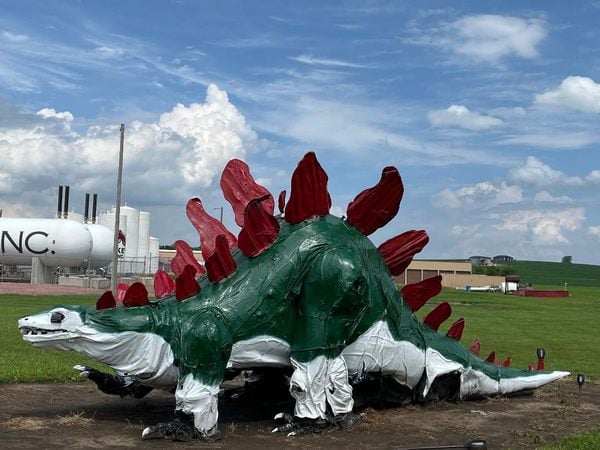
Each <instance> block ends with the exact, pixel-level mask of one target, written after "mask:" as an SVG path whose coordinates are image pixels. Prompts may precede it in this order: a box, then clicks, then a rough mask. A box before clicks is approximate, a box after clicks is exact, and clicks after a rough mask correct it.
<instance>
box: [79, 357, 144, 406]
mask: <svg viewBox="0 0 600 450" xmlns="http://www.w3.org/2000/svg"><path fill="white" fill-rule="evenodd" d="M73 369H75V370H77V371H78V372H79V376H80V377H82V378H87V379H89V380H91V381H93V382H94V383H96V385H97V386H98V389H100V390H101V391H102V392H104V393H105V394H113V395H118V396H120V397H121V398H122V397H128V396H130V397H134V398H142V397H144V396H146V395H147V394H148V393H149V392H150V391H152V388H151V387H148V386H144V385H143V384H141V383H140V382H139V381H137V380H135V378H133V377H128V376H121V375H111V374H108V373H104V372H100V371H99V370H96V369H94V368H92V367H88V366H82V365H79V364H78V365H76V366H73Z"/></svg>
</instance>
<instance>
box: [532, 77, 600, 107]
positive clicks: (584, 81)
mask: <svg viewBox="0 0 600 450" xmlns="http://www.w3.org/2000/svg"><path fill="white" fill-rule="evenodd" d="M535 103H537V104H541V105H553V106H562V107H566V108H571V109H575V110H578V111H582V112H592V113H600V84H598V83H596V82H594V80H592V79H591V78H588V77H579V76H569V77H567V78H565V79H564V80H563V81H562V82H561V83H560V86H559V87H558V88H556V89H554V90H551V91H548V92H544V93H543V94H538V95H536V96H535Z"/></svg>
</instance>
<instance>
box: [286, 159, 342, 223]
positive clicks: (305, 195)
mask: <svg viewBox="0 0 600 450" xmlns="http://www.w3.org/2000/svg"><path fill="white" fill-rule="evenodd" d="M327 180H328V177H327V174H326V173H325V171H324V170H323V168H322V167H321V165H320V164H319V161H317V157H316V156H315V154H314V152H309V153H307V154H306V155H304V158H302V160H301V161H300V162H299V163H298V167H296V170H294V174H293V175H292V192H291V194H290V200H289V202H288V204H287V206H286V207H285V220H286V221H287V222H288V223H291V224H295V223H300V222H302V221H304V220H307V219H310V218H312V217H319V216H324V215H326V214H327V213H329V208H331V197H330V196H329V192H327Z"/></svg>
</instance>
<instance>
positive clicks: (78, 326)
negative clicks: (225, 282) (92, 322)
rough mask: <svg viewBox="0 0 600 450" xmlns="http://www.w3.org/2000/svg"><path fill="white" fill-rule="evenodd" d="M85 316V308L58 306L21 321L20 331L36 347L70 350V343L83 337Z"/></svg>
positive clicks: (24, 338)
mask: <svg viewBox="0 0 600 450" xmlns="http://www.w3.org/2000/svg"><path fill="white" fill-rule="evenodd" d="M85 316H86V310H85V309H84V308H81V307H78V306H57V307H54V308H52V309H49V310H48V311H44V312H41V313H38V314H34V315H32V316H26V317H23V318H21V319H19V323H18V324H19V331H20V332H21V334H22V335H23V340H25V341H27V342H29V343H30V344H32V345H33V346H35V347H47V348H58V349H65V350H68V349H70V348H66V347H68V343H69V342H73V340H74V339H78V338H80V337H81V336H82V334H83V327H85V324H84V321H85Z"/></svg>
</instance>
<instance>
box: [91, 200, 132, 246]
mask: <svg viewBox="0 0 600 450" xmlns="http://www.w3.org/2000/svg"><path fill="white" fill-rule="evenodd" d="M115 215H116V208H113V209H112V210H111V211H104V212H103V213H101V214H100V215H99V216H98V220H97V222H98V225H104V226H105V227H107V228H109V229H110V230H111V233H112V232H113V230H114V229H115ZM119 228H120V230H121V231H122V232H123V233H124V234H125V241H126V243H127V242H128V241H127V216H124V215H123V214H121V215H120V219H119ZM113 239H114V237H113ZM111 248H112V247H111Z"/></svg>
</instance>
